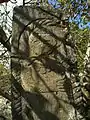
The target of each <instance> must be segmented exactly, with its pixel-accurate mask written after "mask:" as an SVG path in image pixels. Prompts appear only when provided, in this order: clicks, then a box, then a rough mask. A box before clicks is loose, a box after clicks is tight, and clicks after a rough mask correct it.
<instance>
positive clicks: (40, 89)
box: [12, 6, 76, 120]
mask: <svg viewBox="0 0 90 120" xmlns="http://www.w3.org/2000/svg"><path fill="white" fill-rule="evenodd" d="M47 9H48V10H47V11H46V9H45V10H43V9H41V8H39V7H35V6H33V7H17V8H15V9H14V21H13V39H12V58H13V59H12V66H13V67H12V73H13V75H14V77H15V78H16V80H17V82H18V83H19V84H21V87H22V88H21V91H22V93H20V94H21V95H22V97H23V98H24V100H22V101H23V105H22V109H23V111H25V109H26V107H24V106H27V104H28V107H27V109H29V110H27V109H26V111H29V112H30V116H29V117H27V116H28V115H27V113H28V112H26V113H25V114H26V115H25V114H24V117H25V118H24V119H25V120H27V119H29V118H31V119H34V120H40V119H41V120H71V119H72V120H73V119H76V118H75V116H76V115H75V109H74V105H73V103H74V97H73V90H72V89H73V88H72V87H73V86H72V83H73V79H74V80H75V75H74V73H75V62H76V58H75V51H74V49H73V48H72V47H71V46H70V45H66V41H65V40H66V38H65V36H66V34H67V32H68V31H67V28H62V27H61V26H60V20H59V17H60V13H57V17H56V13H55V10H53V9H52V11H53V12H50V11H51V8H47ZM52 13H53V15H52ZM58 16H59V17H58ZM18 64H20V66H19V68H18ZM72 75H73V77H72ZM71 79H72V81H71ZM12 90H13V89H12ZM18 92H20V91H18ZM17 99H18V98H17ZM25 102H26V103H25ZM24 103H25V104H24ZM24 108H25V109H24ZM26 118H27V119H26Z"/></svg>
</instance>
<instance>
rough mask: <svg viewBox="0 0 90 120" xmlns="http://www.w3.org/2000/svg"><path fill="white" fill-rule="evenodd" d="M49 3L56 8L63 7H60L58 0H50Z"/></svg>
mask: <svg viewBox="0 0 90 120" xmlns="http://www.w3.org/2000/svg"><path fill="white" fill-rule="evenodd" d="M48 3H49V4H50V5H52V6H53V7H54V8H60V7H61V5H60V3H59V2H58V0H48Z"/></svg>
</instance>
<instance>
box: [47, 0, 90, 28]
mask: <svg viewBox="0 0 90 120" xmlns="http://www.w3.org/2000/svg"><path fill="white" fill-rule="evenodd" d="M82 2H86V3H85V5H84V6H83V5H81V4H82ZM48 3H49V4H50V5H52V6H53V7H54V8H60V7H62V6H61V5H60V3H59V2H58V0H48ZM75 3H78V4H77V6H76V7H77V9H76V13H75V14H74V17H70V18H69V22H71V23H72V22H74V23H75V24H77V25H78V27H79V28H80V29H85V28H89V29H90V22H87V23H84V21H83V20H82V17H81V16H82V14H83V13H84V14H87V15H89V16H90V13H87V11H84V10H87V9H88V4H87V0H71V4H72V6H73V7H75ZM65 8H66V6H65ZM65 8H64V9H65ZM77 13H78V14H77Z"/></svg>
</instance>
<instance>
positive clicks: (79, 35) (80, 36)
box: [71, 24, 90, 73]
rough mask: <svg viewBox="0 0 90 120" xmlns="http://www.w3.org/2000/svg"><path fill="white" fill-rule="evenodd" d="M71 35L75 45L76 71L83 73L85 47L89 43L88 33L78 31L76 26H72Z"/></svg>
mask: <svg viewBox="0 0 90 120" xmlns="http://www.w3.org/2000/svg"><path fill="white" fill-rule="evenodd" d="M71 34H72V36H73V39H74V40H75V43H76V54H77V62H78V71H79V73H80V72H83V71H84V58H85V56H86V50H87V45H88V43H89V42H90V35H89V34H90V31H89V30H88V29H84V30H81V29H78V28H77V26H76V25H74V24H72V30H71Z"/></svg>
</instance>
